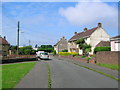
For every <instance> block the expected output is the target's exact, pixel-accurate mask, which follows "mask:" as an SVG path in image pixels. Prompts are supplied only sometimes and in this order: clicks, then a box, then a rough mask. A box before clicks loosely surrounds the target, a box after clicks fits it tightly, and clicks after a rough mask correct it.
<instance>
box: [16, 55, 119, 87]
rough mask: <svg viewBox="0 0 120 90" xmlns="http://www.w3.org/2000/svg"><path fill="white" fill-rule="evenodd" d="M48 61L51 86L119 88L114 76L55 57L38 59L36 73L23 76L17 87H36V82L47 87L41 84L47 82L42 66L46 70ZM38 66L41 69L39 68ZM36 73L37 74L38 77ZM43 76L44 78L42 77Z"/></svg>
mask: <svg viewBox="0 0 120 90" xmlns="http://www.w3.org/2000/svg"><path fill="white" fill-rule="evenodd" d="M46 63H48V64H49V66H50V76H51V88H118V82H117V81H116V80H114V79H112V78H109V77H107V76H104V75H101V74H99V73H97V72H94V71H91V70H88V69H86V68H83V67H80V66H78V65H75V64H74V63H72V62H68V61H65V60H59V59H57V58H54V57H52V59H51V60H48V61H44V60H42V61H38V64H39V65H37V67H36V69H35V71H36V72H34V69H33V70H32V71H31V72H30V73H32V72H33V73H34V74H31V75H29V74H28V75H27V76H26V77H25V78H23V80H21V82H20V83H19V84H18V85H17V88H21V87H22V88H24V87H27V88H29V87H34V88H35V87H36V85H34V84H36V83H37V84H38V86H37V88H38V87H39V88H47V85H44V86H45V87H42V85H39V84H40V83H41V82H45V83H44V84H47V81H46V80H47V79H45V77H46V78H47V75H46V71H44V72H45V73H44V72H43V73H42V74H43V75H42V74H41V72H40V70H41V69H42V66H44V70H47V69H45V65H46ZM41 64H42V65H41ZM40 66H41V67H40ZM39 67H40V68H39ZM37 68H38V69H39V70H37ZM46 68H47V67H46ZM42 71H43V70H42ZM35 73H36V74H35ZM37 74H38V75H37ZM35 75H37V77H36V76H35ZM39 76H40V77H41V80H40V79H37V78H40V77H39ZM29 77H31V78H32V79H34V80H32V79H31V81H30V80H29V79H30V78H29ZM42 77H43V78H44V79H42ZM35 78H36V79H35ZM35 80H36V81H35ZM43 80H44V81H43ZM28 81H29V82H32V84H30V83H29V84H28V83H27V82H28ZM34 82H35V83H34Z"/></svg>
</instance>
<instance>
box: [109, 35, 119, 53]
mask: <svg viewBox="0 0 120 90" xmlns="http://www.w3.org/2000/svg"><path fill="white" fill-rule="evenodd" d="M110 43H111V51H120V35H118V36H115V37H112V38H110Z"/></svg>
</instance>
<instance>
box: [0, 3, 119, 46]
mask: <svg viewBox="0 0 120 90" xmlns="http://www.w3.org/2000/svg"><path fill="white" fill-rule="evenodd" d="M18 21H20V30H21V31H20V45H21V46H22V45H28V41H29V40H30V42H31V45H33V46H34V45H35V44H38V45H42V44H52V45H54V44H55V43H56V42H57V41H58V40H59V39H60V38H61V37H62V36H65V38H66V39H67V40H69V39H70V38H71V37H72V36H73V35H74V32H82V31H83V29H84V28H85V27H87V28H88V29H91V28H94V27H96V26H97V23H98V22H101V23H102V26H103V28H104V29H105V31H106V32H107V33H108V34H109V35H110V37H113V36H116V35H118V3H117V2H3V3H2V36H6V37H7V40H8V41H9V43H10V44H11V45H16V40H17V39H16V38H17V22H18Z"/></svg>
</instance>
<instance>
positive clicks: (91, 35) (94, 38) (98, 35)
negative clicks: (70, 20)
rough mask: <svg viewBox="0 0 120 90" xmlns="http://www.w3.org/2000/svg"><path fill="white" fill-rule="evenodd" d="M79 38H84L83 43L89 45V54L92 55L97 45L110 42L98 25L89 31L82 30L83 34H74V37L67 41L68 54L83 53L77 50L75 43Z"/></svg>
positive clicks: (100, 25)
mask: <svg viewBox="0 0 120 90" xmlns="http://www.w3.org/2000/svg"><path fill="white" fill-rule="evenodd" d="M80 38H84V39H85V42H86V43H87V44H89V45H91V52H90V53H89V54H93V53H94V48H95V47H96V45H97V44H98V43H100V42H101V41H109V40H110V36H109V35H108V34H107V33H106V31H105V30H104V29H103V28H102V24H101V23H98V26H97V27H95V28H92V29H89V30H88V29H87V28H84V31H83V32H80V33H77V32H75V33H74V36H73V37H72V38H71V39H70V40H69V41H68V52H78V53H79V54H82V53H83V51H82V50H80V49H79V45H77V44H76V43H75V42H76V41H77V40H78V39H80Z"/></svg>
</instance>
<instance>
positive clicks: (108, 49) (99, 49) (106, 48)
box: [94, 47, 111, 54]
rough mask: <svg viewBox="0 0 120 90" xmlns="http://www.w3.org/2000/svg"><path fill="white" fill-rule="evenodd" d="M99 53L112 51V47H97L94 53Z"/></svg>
mask: <svg viewBox="0 0 120 90" xmlns="http://www.w3.org/2000/svg"><path fill="white" fill-rule="evenodd" d="M98 51H111V47H96V48H95V49H94V53H95V54H96V53H97V52H98Z"/></svg>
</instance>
